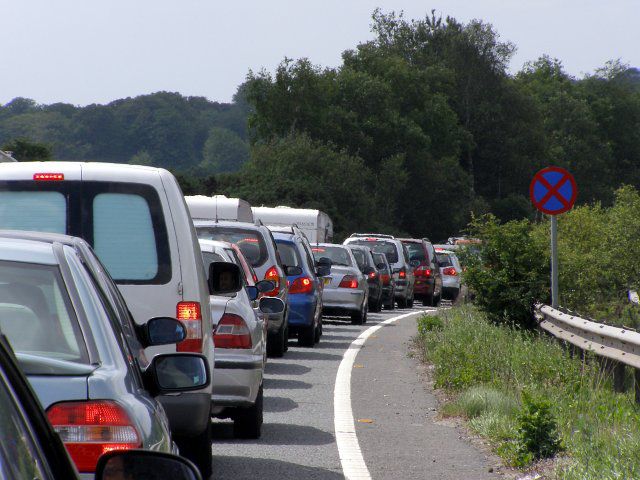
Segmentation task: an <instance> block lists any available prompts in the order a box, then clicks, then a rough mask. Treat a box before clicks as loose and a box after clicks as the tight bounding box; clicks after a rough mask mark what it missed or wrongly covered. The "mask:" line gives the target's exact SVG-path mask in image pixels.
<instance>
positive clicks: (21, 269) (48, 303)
mask: <svg viewBox="0 0 640 480" xmlns="http://www.w3.org/2000/svg"><path fill="white" fill-rule="evenodd" d="M0 330H1V331H2V333H4V334H5V335H6V336H7V338H8V339H9V342H10V343H11V346H12V347H13V349H14V350H15V351H16V353H25V354H31V355H38V356H42V357H46V358H53V359H59V360H67V361H71V362H81V363H87V362H88V355H87V351H86V347H85V344H84V338H83V337H82V333H81V330H80V326H79V325H78V321H77V318H76V316H75V312H74V311H73V309H72V307H71V303H70V301H69V297H68V293H67V291H66V288H65V286H64V283H63V282H62V278H61V276H60V273H59V271H58V267H55V266H50V265H35V264H30V263H22V262H7V261H2V262H0ZM30 373H38V372H30ZM42 373H46V372H42Z"/></svg>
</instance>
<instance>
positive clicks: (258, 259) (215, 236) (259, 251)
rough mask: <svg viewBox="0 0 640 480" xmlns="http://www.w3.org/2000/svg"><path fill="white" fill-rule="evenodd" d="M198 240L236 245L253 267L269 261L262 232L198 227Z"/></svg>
mask: <svg viewBox="0 0 640 480" xmlns="http://www.w3.org/2000/svg"><path fill="white" fill-rule="evenodd" d="M196 231H197V232H198V238H201V239H205V240H220V241H223V242H229V243H235V244H236V245H237V246H238V247H239V248H240V251H241V252H242V254H243V255H244V258H246V259H247V262H249V263H250V264H251V266H252V267H254V268H256V267H259V266H261V265H262V264H263V263H264V262H265V261H266V260H267V255H268V254H267V246H266V244H265V243H264V239H263V238H262V235H261V234H260V232H258V231H256V230H249V229H244V228H233V227H196Z"/></svg>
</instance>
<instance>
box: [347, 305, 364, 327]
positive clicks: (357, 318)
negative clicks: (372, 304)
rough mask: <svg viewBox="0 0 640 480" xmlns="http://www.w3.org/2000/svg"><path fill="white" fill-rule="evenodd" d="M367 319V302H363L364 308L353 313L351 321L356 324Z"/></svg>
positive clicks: (360, 323)
mask: <svg viewBox="0 0 640 480" xmlns="http://www.w3.org/2000/svg"><path fill="white" fill-rule="evenodd" d="M366 321H367V302H364V303H363V304H362V308H361V309H360V310H359V311H357V312H353V313H352V314H351V323H352V324H354V325H362V324H363V323H365V322H366Z"/></svg>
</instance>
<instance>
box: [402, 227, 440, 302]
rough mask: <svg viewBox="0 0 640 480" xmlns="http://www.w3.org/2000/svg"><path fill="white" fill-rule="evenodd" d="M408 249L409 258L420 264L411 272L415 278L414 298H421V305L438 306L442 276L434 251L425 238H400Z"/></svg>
mask: <svg viewBox="0 0 640 480" xmlns="http://www.w3.org/2000/svg"><path fill="white" fill-rule="evenodd" d="M399 240H400V241H401V242H402V243H403V244H404V246H405V247H407V250H408V251H409V259H410V260H411V261H413V260H417V261H418V262H420V264H419V265H418V266H417V267H416V268H415V270H414V271H413V274H414V276H415V278H416V283H415V287H414V290H413V291H414V294H415V298H416V299H419V300H422V304H423V305H428V306H432V307H436V306H438V304H439V303H440V300H441V299H442V276H441V274H440V264H439V263H438V258H437V257H436V251H435V249H434V248H433V245H432V244H431V242H430V241H429V240H428V239H426V238H400V239H399Z"/></svg>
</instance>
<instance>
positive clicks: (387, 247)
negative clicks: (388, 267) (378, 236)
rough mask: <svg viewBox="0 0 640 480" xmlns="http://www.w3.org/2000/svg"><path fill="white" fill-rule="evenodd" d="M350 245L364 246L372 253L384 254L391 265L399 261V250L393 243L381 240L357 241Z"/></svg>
mask: <svg viewBox="0 0 640 480" xmlns="http://www.w3.org/2000/svg"><path fill="white" fill-rule="evenodd" d="M349 245H364V246H365V247H369V248H370V249H371V251H372V252H377V253H384V254H385V255H386V256H387V260H388V261H389V263H396V262H397V261H398V249H397V248H396V246H395V245H394V244H393V243H391V242H385V241H381V240H356V241H355V242H349Z"/></svg>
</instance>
